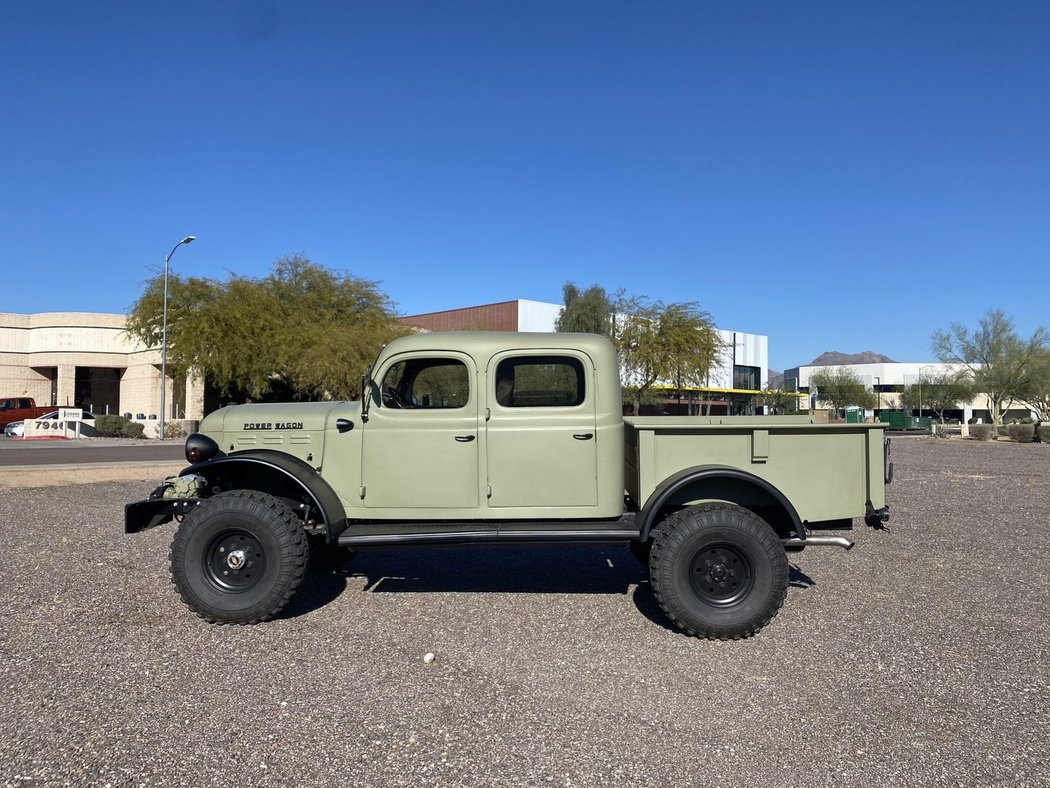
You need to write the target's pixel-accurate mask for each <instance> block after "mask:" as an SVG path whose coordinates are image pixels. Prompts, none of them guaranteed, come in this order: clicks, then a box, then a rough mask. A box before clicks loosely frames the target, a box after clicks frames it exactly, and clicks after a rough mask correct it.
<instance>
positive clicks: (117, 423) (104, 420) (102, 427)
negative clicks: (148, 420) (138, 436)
mask: <svg viewBox="0 0 1050 788" xmlns="http://www.w3.org/2000/svg"><path fill="white" fill-rule="evenodd" d="M127 423H128V420H127V419H125V418H124V417H123V416H117V415H115V414H110V415H107V416H96V417H95V429H96V430H97V431H98V434H99V435H100V436H102V437H103V438H119V437H120V433H121V430H122V429H123V428H124V425H125V424H127Z"/></svg>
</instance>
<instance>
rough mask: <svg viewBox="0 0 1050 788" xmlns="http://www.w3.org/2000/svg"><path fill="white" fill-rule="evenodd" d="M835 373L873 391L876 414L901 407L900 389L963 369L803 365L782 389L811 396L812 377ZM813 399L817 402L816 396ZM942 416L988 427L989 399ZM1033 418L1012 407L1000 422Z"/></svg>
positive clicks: (900, 364) (911, 365)
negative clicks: (842, 372) (853, 378)
mask: <svg viewBox="0 0 1050 788" xmlns="http://www.w3.org/2000/svg"><path fill="white" fill-rule="evenodd" d="M835 369H848V370H850V371H852V372H853V373H854V374H855V375H856V376H857V377H858V378H859V379H860V382H861V383H863V384H864V385H865V386H867V387H868V388H869V389H871V390H872V391H875V392H876V393H877V394H878V398H879V407H878V408H876V409H875V411H878V410H895V409H898V408H899V407H900V399H901V398H900V390H901V388H902V387H904V386H916V385H918V384H919V381H920V380H928V379H930V378H933V377H936V376H938V375H941V374H943V373H945V372H958V371H961V370H962V367H961V366H959V365H957V364H944V363H941V362H937V361H927V362H921V363H920V362H906V361H905V362H896V361H895V362H884V363H876V364H829V365H820V366H817V365H803V366H799V367H794V368H792V369H788V370H785V372H784V388H785V389H786V390H788V391H801V392H806V393H810V385H809V382H810V378H811V377H812V376H813V375H815V374H816V373H818V372H821V371H825V370H835ZM919 396H920V397H921V387H920V390H919ZM812 399H814V398H813V397H811V400H812ZM816 399H819V392H818V395H817V397H816ZM810 405H811V407H816V403H814V402H812V401H811V403H810ZM875 411H868V413H867V415H868V416H869V417H873V416H874V415H875ZM913 414H914V415H916V416H921V415H926V416H935V415H936V414H935V413H933V412H931V411H930V410H928V409H922V408H921V407H918V406H917V407H916V408H915V410H914V411H913ZM945 415H946V417H948V418H953V419H960V420H961V421H964V422H968V421H969V420H970V419H971V418H976V419H979V420H981V421H982V422H984V423H990V422H991V406H990V405H989V403H988V397H987V396H986V395H984V394H978V395H977V396H976V397H974V399H973V400H972V401H970V402H963V403H960V404H959V407H958V408H956V409H954V410H952V411H947V412H946V413H945ZM1034 415H1035V414H1034V412H1033V411H1032V410H1031V409H1030V408H1028V407H1027V406H1026V405H1025V404H1024V403H1014V404H1013V405H1012V406H1011V408H1010V409H1009V410H1008V411H1006V412H1005V413H1004V414H1003V418H1004V421H1005V420H1009V419H1017V418H1024V417H1030V416H1034Z"/></svg>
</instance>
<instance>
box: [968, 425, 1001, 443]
mask: <svg viewBox="0 0 1050 788" xmlns="http://www.w3.org/2000/svg"><path fill="white" fill-rule="evenodd" d="M997 434H998V431H997V430H996V428H995V425H994V424H973V425H971V426H970V437H971V438H973V439H974V440H975V441H990V440H991V439H992V438H994V437H995V436H996V435H997Z"/></svg>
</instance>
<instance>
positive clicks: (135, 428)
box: [120, 421, 145, 438]
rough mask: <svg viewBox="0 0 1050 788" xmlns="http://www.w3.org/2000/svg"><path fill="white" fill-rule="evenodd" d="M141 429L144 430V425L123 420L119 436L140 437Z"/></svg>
mask: <svg viewBox="0 0 1050 788" xmlns="http://www.w3.org/2000/svg"><path fill="white" fill-rule="evenodd" d="M143 430H145V427H143V426H142V425H141V424H139V423H138V422H134V421H125V422H124V426H123V427H121V428H120V437H122V438H141V437H142V432H143Z"/></svg>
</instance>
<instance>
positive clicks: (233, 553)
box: [170, 490, 309, 624]
mask: <svg viewBox="0 0 1050 788" xmlns="http://www.w3.org/2000/svg"><path fill="white" fill-rule="evenodd" d="M308 556H309V550H308V547H307V542H306V534H305V533H304V532H303V529H302V526H301V524H300V522H299V518H298V517H296V516H295V514H294V513H293V512H292V510H291V509H289V508H288V507H287V506H285V505H284V504H283V503H281V502H280V501H278V500H277V499H276V498H274V497H273V496H271V495H266V494H265V493H260V492H255V491H253V490H233V491H231V492H226V493H220V494H219V495H216V496H215V497H214V498H211V499H210V500H208V501H207V502H206V503H203V504H201V505H200V506H198V507H197V508H196V509H194V510H193V511H192V512H190V514H188V515H187V516H186V519H185V520H183V522H182V524H181V525H180V526H179V529H178V531H176V532H175V538H174V539H173V540H172V543H171V555H170V558H171V579H172V582H173V583H174V584H175V587H176V588H177V589H178V592H179V595H180V596H181V597H182V601H183V602H185V603H186V605H187V606H188V607H189V608H190V609H191V610H192V611H193V612H195V613H196V614H197V615H198V616H200V617H201V618H203V619H205V620H206V621H210V622H212V623H215V624H255V623H258V622H260V621H268V620H269V619H271V618H273V617H274V616H276V615H277V614H278V613H280V612H281V611H282V610H284V608H285V606H287V604H288V602H289V600H290V599H291V598H292V596H293V595H294V594H295V592H296V591H297V590H298V588H299V585H300V584H301V583H302V580H303V575H304V574H305V573H306V567H307V563H308V560H309V558H308Z"/></svg>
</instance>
